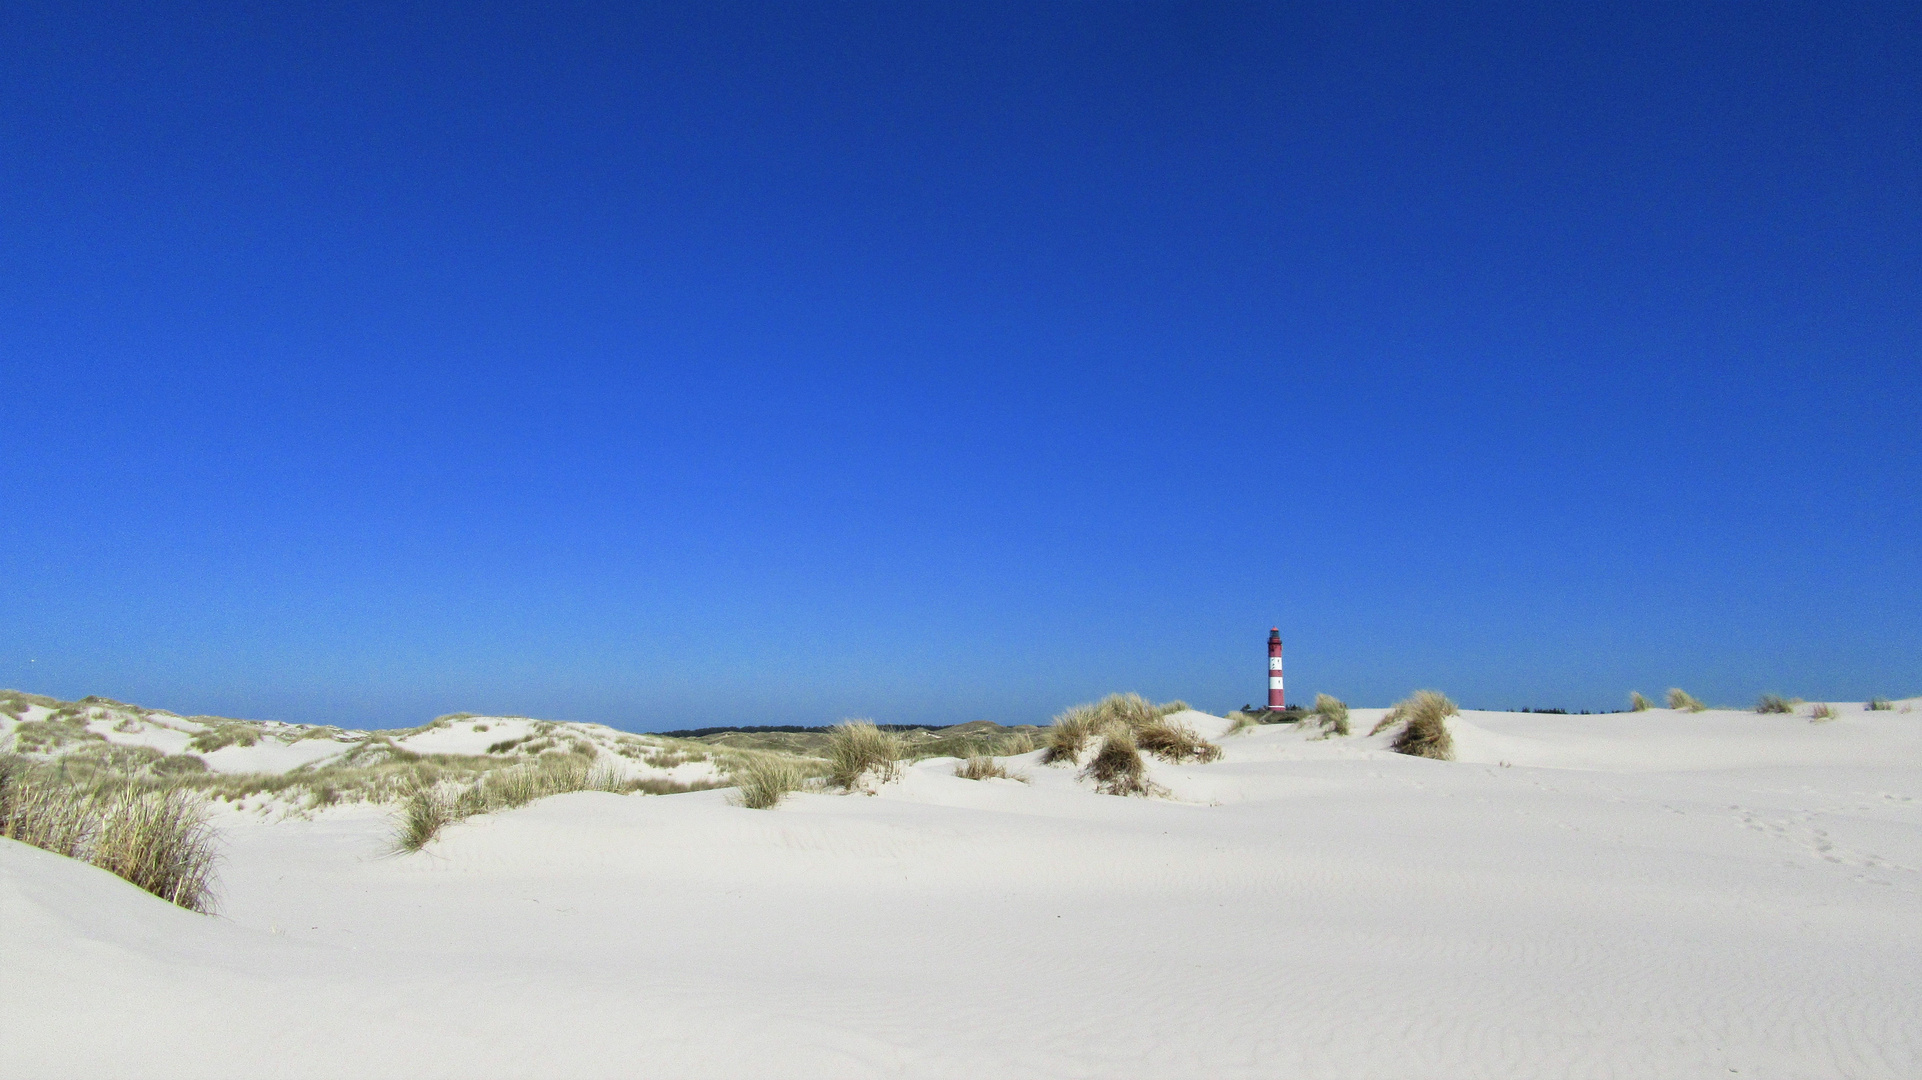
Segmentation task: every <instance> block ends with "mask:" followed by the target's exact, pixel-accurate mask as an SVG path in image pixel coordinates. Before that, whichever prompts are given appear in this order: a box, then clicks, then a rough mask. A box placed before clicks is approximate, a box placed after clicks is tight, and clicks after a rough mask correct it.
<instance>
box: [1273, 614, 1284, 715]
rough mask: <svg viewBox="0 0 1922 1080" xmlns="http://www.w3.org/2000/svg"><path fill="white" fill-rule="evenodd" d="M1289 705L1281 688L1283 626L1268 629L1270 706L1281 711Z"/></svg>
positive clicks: (1274, 710) (1276, 710)
mask: <svg viewBox="0 0 1922 1080" xmlns="http://www.w3.org/2000/svg"><path fill="white" fill-rule="evenodd" d="M1287 707H1288V698H1287V695H1286V694H1284V693H1282V689H1281V627H1279V626H1277V627H1275V628H1274V629H1273V630H1270V631H1268V708H1269V709H1270V710H1271V711H1273V712H1280V711H1281V710H1283V709H1285V708H1287Z"/></svg>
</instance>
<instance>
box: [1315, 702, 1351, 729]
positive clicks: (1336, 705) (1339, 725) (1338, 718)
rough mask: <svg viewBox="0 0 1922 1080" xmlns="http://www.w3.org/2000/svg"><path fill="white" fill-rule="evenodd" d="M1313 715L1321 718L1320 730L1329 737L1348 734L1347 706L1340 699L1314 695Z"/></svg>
mask: <svg viewBox="0 0 1922 1080" xmlns="http://www.w3.org/2000/svg"><path fill="white" fill-rule="evenodd" d="M1315 715H1316V716H1319V717H1321V730H1323V731H1325V732H1327V733H1328V734H1330V735H1347V734H1348V732H1349V727H1348V706H1347V705H1346V704H1344V703H1343V702H1342V700H1341V699H1340V698H1338V697H1335V696H1333V695H1331V694H1316V695H1315Z"/></svg>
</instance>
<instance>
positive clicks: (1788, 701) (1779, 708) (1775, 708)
mask: <svg viewBox="0 0 1922 1080" xmlns="http://www.w3.org/2000/svg"><path fill="white" fill-rule="evenodd" d="M1800 704H1802V699H1801V698H1785V697H1782V696H1781V695H1779V694H1763V695H1762V696H1761V697H1760V698H1758V699H1756V702H1755V711H1756V712H1758V713H1762V714H1764V715H1767V714H1770V713H1792V712H1794V711H1795V707H1796V706H1797V705H1800Z"/></svg>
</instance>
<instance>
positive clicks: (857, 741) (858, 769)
mask: <svg viewBox="0 0 1922 1080" xmlns="http://www.w3.org/2000/svg"><path fill="white" fill-rule="evenodd" d="M904 753H905V748H904V747H903V746H902V743H901V737H900V736H898V735H895V734H894V733H893V732H888V731H882V730H881V729H880V728H878V727H875V726H874V723H873V721H870V720H844V721H842V722H841V723H839V724H836V725H834V727H833V728H832V729H830V730H829V731H828V784H829V785H830V786H833V787H838V788H841V789H843V790H846V791H852V790H854V789H855V788H857V787H860V786H861V785H862V783H863V782H864V781H865V778H866V777H867V776H868V775H869V774H870V773H872V774H873V775H874V777H875V779H876V780H877V781H878V782H880V783H883V784H885V783H887V782H888V781H890V780H893V779H894V778H895V777H897V776H899V775H900V774H901V758H902V757H903V756H904Z"/></svg>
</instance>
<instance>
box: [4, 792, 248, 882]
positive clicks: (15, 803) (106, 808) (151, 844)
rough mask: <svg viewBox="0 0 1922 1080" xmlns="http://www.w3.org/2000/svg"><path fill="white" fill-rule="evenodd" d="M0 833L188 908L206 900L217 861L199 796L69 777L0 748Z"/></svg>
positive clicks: (205, 811)
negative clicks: (76, 781) (77, 781)
mask: <svg viewBox="0 0 1922 1080" xmlns="http://www.w3.org/2000/svg"><path fill="white" fill-rule="evenodd" d="M0 836H4V837H6V838H7V839H9V840H18V841H20V842H21V843H23V844H31V845H32V846H34V847H37V848H42V849H44V850H47V851H51V852H53V853H54V854H56V855H65V856H67V857H68V858H73V859H79V860H82V861H84V862H89V863H92V864H93V865H95V866H97V867H99V868H101V869H102V870H105V871H107V872H108V873H111V874H115V875H118V876H119V877H121V878H124V879H126V880H127V881H129V882H132V883H133V884H134V885H137V886H139V887H140V888H142V889H145V890H146V891H148V892H150V893H152V894H154V895H155V896H158V897H160V898H161V899H162V900H167V901H170V902H172V903H175V904H178V905H180V906H181V907H183V908H186V909H187V910H189V911H199V912H208V911H211V910H213V904H214V866H215V864H216V863H217V862H218V861H219V856H218V854H217V852H216V850H215V844H216V842H217V837H216V834H215V833H214V830H213V827H212V826H210V825H209V824H207V800H206V799H205V798H204V797H203V796H201V795H199V794H198V793H196V792H193V791H188V790H185V789H182V788H179V787H171V786H145V785H136V784H129V783H119V784H110V783H103V784H94V785H88V786H86V787H82V786H79V785H76V784H73V783H70V782H69V781H68V780H67V779H66V778H64V777H62V776H60V775H59V774H58V773H57V772H56V771H55V770H53V769H49V768H47V767H46V766H44V765H38V764H36V763H34V762H31V761H29V760H27V759H25V758H22V757H19V756H17V755H14V754H0Z"/></svg>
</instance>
